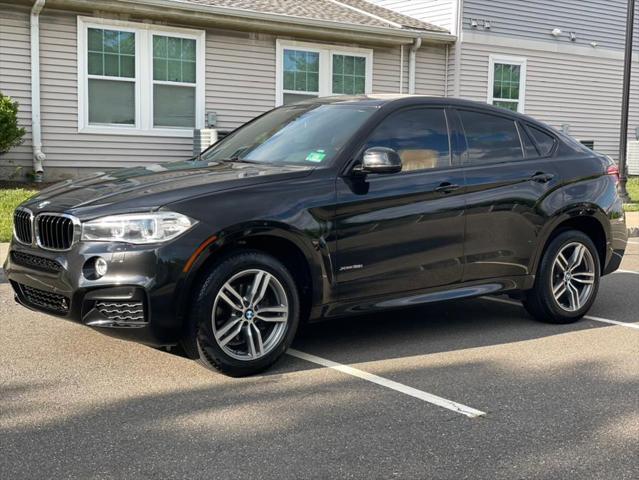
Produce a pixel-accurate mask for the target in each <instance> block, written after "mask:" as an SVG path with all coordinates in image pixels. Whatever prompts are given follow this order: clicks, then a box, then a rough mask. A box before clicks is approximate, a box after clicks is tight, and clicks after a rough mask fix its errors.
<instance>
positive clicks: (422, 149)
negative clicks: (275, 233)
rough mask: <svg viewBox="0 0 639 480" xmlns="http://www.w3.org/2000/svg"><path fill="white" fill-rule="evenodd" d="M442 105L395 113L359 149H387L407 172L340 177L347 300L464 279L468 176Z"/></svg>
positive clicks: (342, 289) (340, 255)
mask: <svg viewBox="0 0 639 480" xmlns="http://www.w3.org/2000/svg"><path fill="white" fill-rule="evenodd" d="M449 132H450V128H449V122H448V115H447V112H446V110H445V109H444V108H443V107H438V108H430V107H419V108H409V109H404V110H400V111H398V112H395V113H391V114H390V115H389V116H388V117H386V118H385V119H384V120H382V122H381V123H380V124H379V125H378V126H377V127H376V128H375V129H374V131H373V132H372V133H371V135H370V137H369V138H368V140H367V141H366V143H365V145H363V147H362V149H361V151H362V152H363V151H364V150H365V149H367V148H371V147H379V146H383V147H388V148H392V149H394V150H395V151H397V152H398V154H399V155H400V157H401V159H402V172H401V173H395V174H371V175H368V176H366V177H356V176H352V175H348V174H346V175H344V176H342V177H339V178H338V179H337V203H338V205H337V209H336V218H335V228H336V232H337V262H336V268H335V269H336V278H337V283H338V295H339V297H340V298H341V299H350V298H359V297H370V296H376V295H387V294H392V293H397V292H407V291H411V290H419V289H423V288H428V287H434V286H439V285H448V284H453V283H457V282H459V281H461V277H462V257H463V242H464V200H463V184H464V178H463V174H462V171H461V166H460V165H459V163H458V161H459V155H458V153H455V148H454V147H453V145H454V143H455V140H454V139H451V136H450V133H449Z"/></svg>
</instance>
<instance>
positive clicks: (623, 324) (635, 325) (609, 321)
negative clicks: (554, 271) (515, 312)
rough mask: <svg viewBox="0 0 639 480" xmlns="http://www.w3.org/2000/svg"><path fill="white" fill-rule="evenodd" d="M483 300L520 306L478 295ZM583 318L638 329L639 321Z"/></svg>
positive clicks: (504, 300)
mask: <svg viewBox="0 0 639 480" xmlns="http://www.w3.org/2000/svg"><path fill="white" fill-rule="evenodd" d="M480 298H482V299H483V300H490V301H491V302H498V303H505V304H507V305H515V306H517V307H522V304H521V303H520V302H515V301H514V300H506V299H505V298H495V297H480ZM583 318H585V319H586V320H592V321H594V322H601V323H608V324H610V325H618V326H620V327H627V328H634V329H637V330H639V323H629V322H620V321H619V320H611V319H609V318H602V317H594V316H592V315H584V316H583Z"/></svg>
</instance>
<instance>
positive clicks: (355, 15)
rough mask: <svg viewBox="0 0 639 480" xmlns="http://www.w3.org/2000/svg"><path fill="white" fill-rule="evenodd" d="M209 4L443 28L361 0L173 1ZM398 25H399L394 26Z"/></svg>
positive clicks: (340, 20)
mask: <svg viewBox="0 0 639 480" xmlns="http://www.w3.org/2000/svg"><path fill="white" fill-rule="evenodd" d="M175 1H179V2H181V3H195V4H199V5H205V6H206V5H209V6H212V7H219V8H229V9H236V10H247V11H252V12H258V13H265V14H276V15H287V16H292V17H299V18H307V19H312V20H324V21H331V22H338V23H345V24H357V25H368V26H376V27H385V28H390V29H398V28H400V29H409V30H423V31H430V32H441V33H447V30H445V29H443V28H441V27H437V26H435V25H432V24H430V23H427V22H422V21H420V20H417V19H416V18H412V17H408V16H406V15H402V14H400V13H397V12H394V11H392V10H388V9H386V8H383V7H379V6H377V5H373V4H372V3H369V2H367V1H365V0H175ZM397 24H399V25H400V27H398V26H397Z"/></svg>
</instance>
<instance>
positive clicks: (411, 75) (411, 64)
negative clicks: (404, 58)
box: [408, 37, 422, 95]
mask: <svg viewBox="0 0 639 480" xmlns="http://www.w3.org/2000/svg"><path fill="white" fill-rule="evenodd" d="M421 46H422V39H421V37H417V38H416V39H415V41H413V44H412V45H411V46H410V54H409V56H408V93H409V94H410V95H414V94H415V63H416V61H417V50H419V47H421Z"/></svg>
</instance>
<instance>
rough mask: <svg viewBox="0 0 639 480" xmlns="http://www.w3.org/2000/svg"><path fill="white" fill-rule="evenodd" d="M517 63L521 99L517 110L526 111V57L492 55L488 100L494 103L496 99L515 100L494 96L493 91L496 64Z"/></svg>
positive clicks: (491, 103)
mask: <svg viewBox="0 0 639 480" xmlns="http://www.w3.org/2000/svg"><path fill="white" fill-rule="evenodd" d="M496 63H497V64H503V65H517V66H519V100H518V103H517V112H519V113H524V112H525V107H526V105H525V100H526V63H527V59H526V57H513V56H508V55H490V56H489V60H488V97H487V102H488V103H489V104H490V105H493V102H494V101H505V102H507V101H513V100H512V99H508V98H494V97H493V91H494V88H495V64H496Z"/></svg>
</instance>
